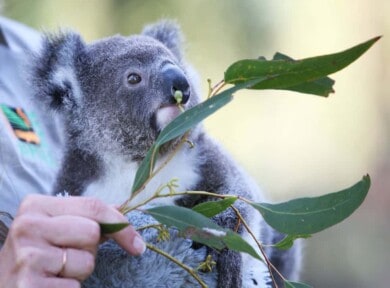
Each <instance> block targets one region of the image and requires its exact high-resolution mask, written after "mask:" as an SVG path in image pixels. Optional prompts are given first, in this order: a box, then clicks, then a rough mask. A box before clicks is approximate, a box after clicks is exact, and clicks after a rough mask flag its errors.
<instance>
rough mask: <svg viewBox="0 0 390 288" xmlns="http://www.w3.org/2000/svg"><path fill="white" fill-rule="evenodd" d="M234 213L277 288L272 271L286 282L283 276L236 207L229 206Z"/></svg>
mask: <svg viewBox="0 0 390 288" xmlns="http://www.w3.org/2000/svg"><path fill="white" fill-rule="evenodd" d="M230 207H231V208H232V209H233V210H234V212H235V213H236V215H237V217H238V218H239V219H240V220H241V222H242V224H243V225H244V227H245V229H246V230H247V231H248V233H249V234H250V235H251V237H252V238H253V240H254V241H255V242H256V244H257V246H258V247H259V249H260V251H261V254H262V255H263V257H264V260H265V262H266V264H267V266H268V271H269V273H270V274H271V278H272V283H273V284H274V286H275V288H278V284H276V281H275V278H274V275H273V274H272V271H275V272H276V273H278V275H279V276H280V277H281V278H282V279H283V280H286V279H285V278H284V276H283V275H282V274H281V273H280V272H279V271H278V270H277V269H276V267H275V266H274V265H273V264H272V263H271V261H269V259H268V257H267V254H266V253H265V251H264V248H263V245H262V244H261V243H260V242H259V240H257V238H256V236H255V235H254V233H253V231H252V230H251V228H250V227H249V225H248V223H246V221H245V219H244V217H243V216H242V215H241V213H240V211H238V209H237V208H236V207H234V206H233V205H231V206H230Z"/></svg>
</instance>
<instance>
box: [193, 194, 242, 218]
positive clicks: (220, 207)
mask: <svg viewBox="0 0 390 288" xmlns="http://www.w3.org/2000/svg"><path fill="white" fill-rule="evenodd" d="M236 200H237V197H235V196H232V197H228V198H226V199H222V200H218V201H208V202H203V203H200V204H198V205H196V206H194V207H192V210H194V211H195V212H198V213H200V214H202V215H204V216H206V217H208V218H211V217H213V216H215V215H217V214H219V213H221V212H223V211H225V210H226V209H227V208H229V207H230V205H233V203H234V202H236Z"/></svg>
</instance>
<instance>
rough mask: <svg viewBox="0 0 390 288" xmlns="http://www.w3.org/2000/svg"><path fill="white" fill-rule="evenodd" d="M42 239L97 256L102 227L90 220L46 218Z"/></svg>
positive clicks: (66, 217)
mask: <svg viewBox="0 0 390 288" xmlns="http://www.w3.org/2000/svg"><path fill="white" fill-rule="evenodd" d="M44 222H45V229H44V231H43V233H42V237H44V238H45V239H47V241H48V242H49V243H50V244H52V245H55V246H60V247H72V248H77V249H83V250H88V251H89V252H91V253H92V254H95V252H96V249H97V245H98V244H99V240H100V227H99V225H98V223H97V222H95V221H93V220H90V219H88V218H84V217H80V216H73V215H64V216H56V217H50V218H45V221H44Z"/></svg>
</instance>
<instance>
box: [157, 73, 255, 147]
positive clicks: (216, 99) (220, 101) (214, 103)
mask: <svg viewBox="0 0 390 288" xmlns="http://www.w3.org/2000/svg"><path fill="white" fill-rule="evenodd" d="M256 83H258V80H257V79H255V80H250V81H246V82H245V83H240V84H238V85H235V86H234V87H231V88H229V89H227V90H225V91H223V92H221V93H220V94H217V95H215V96H213V97H211V98H209V99H207V100H206V101H204V102H202V103H200V104H198V105H196V106H195V107H192V108H191V109H189V110H187V111H184V112H183V113H182V114H180V115H179V116H177V117H176V118H175V119H174V120H173V121H172V122H170V123H169V124H168V125H167V126H166V127H165V128H164V129H163V130H162V131H161V133H160V134H159V136H158V137H157V140H156V145H163V144H164V143H166V142H168V141H170V140H172V139H174V138H177V137H179V136H181V135H183V134H184V133H185V132H187V131H188V130H190V129H191V128H192V127H194V126H195V125H197V124H198V123H200V122H202V121H203V120H204V119H206V118H207V117H208V116H210V115H211V114H213V113H215V112H216V111H217V110H219V109H220V108H222V107H223V106H225V105H226V104H228V103H229V102H230V101H231V100H232V99H233V93H235V92H237V91H238V90H241V89H245V88H248V87H251V86H253V85H255V84H256Z"/></svg>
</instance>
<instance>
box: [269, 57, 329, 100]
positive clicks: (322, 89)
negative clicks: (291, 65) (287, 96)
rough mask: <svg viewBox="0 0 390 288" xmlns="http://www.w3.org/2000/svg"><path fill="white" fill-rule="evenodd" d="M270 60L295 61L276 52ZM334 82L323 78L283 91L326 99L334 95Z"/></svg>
mask: <svg viewBox="0 0 390 288" xmlns="http://www.w3.org/2000/svg"><path fill="white" fill-rule="evenodd" d="M272 60H288V61H295V60H294V59H292V58H291V57H289V56H287V55H284V54H282V53H279V52H277V53H276V54H275V55H274V58H273V59H272ZM334 83H335V81H334V80H333V79H331V78H329V77H323V78H320V79H317V80H314V81H310V82H305V83H302V84H298V85H295V86H291V87H288V89H284V90H290V91H295V92H300V93H306V94H314V95H318V96H325V97H327V96H328V95H329V94H330V93H334V90H333V84H334Z"/></svg>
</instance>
